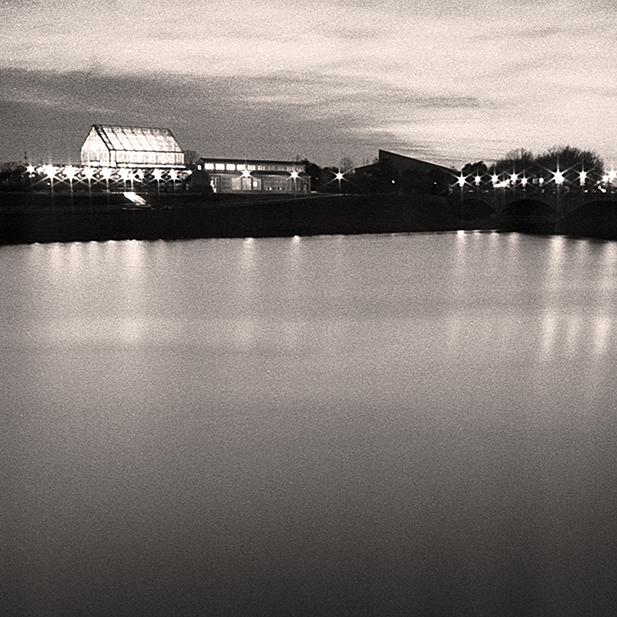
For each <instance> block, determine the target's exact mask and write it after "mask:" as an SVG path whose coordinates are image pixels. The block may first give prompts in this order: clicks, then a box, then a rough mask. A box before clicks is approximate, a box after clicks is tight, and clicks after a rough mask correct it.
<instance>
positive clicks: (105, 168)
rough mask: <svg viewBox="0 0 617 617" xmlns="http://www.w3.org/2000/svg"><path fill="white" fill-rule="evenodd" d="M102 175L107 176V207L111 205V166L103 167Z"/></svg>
mask: <svg viewBox="0 0 617 617" xmlns="http://www.w3.org/2000/svg"><path fill="white" fill-rule="evenodd" d="M101 175H102V176H103V178H105V188H106V189H107V190H106V193H107V207H109V179H110V178H111V169H109V167H103V170H102V171H101Z"/></svg>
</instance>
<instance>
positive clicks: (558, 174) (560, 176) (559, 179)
mask: <svg viewBox="0 0 617 617" xmlns="http://www.w3.org/2000/svg"><path fill="white" fill-rule="evenodd" d="M563 181H564V177H563V174H562V173H561V172H560V171H557V172H555V182H556V183H557V184H563Z"/></svg>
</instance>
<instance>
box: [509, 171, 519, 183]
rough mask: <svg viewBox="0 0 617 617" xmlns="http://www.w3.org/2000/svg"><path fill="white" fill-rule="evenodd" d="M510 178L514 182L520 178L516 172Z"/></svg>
mask: <svg viewBox="0 0 617 617" xmlns="http://www.w3.org/2000/svg"><path fill="white" fill-rule="evenodd" d="M510 178H511V179H512V182H516V179H517V178H518V174H517V173H516V172H514V173H513V174H512V175H511V176H510Z"/></svg>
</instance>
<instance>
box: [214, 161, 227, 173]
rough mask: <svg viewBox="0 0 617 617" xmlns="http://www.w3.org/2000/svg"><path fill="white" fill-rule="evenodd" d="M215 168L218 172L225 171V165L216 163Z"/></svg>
mask: <svg viewBox="0 0 617 617" xmlns="http://www.w3.org/2000/svg"><path fill="white" fill-rule="evenodd" d="M214 168H215V169H216V170H217V171H225V163H216V164H215V166H214Z"/></svg>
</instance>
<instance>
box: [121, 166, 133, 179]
mask: <svg viewBox="0 0 617 617" xmlns="http://www.w3.org/2000/svg"><path fill="white" fill-rule="evenodd" d="M120 177H121V178H122V179H123V180H128V179H129V178H130V177H131V172H130V171H129V170H128V169H121V170H120Z"/></svg>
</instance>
